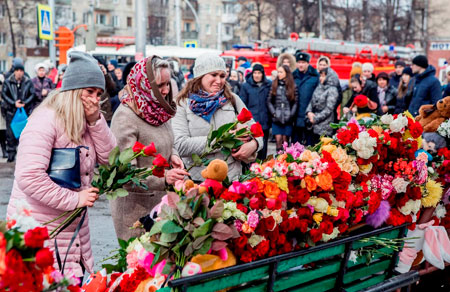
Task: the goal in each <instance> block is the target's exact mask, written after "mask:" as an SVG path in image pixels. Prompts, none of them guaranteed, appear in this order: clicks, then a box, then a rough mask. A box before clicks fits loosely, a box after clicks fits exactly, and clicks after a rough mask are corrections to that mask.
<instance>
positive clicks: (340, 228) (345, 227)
mask: <svg viewBox="0 0 450 292" xmlns="http://www.w3.org/2000/svg"><path fill="white" fill-rule="evenodd" d="M338 229H339V233H344V232H345V231H347V229H348V225H347V224H345V223H342V224H339V226H338Z"/></svg>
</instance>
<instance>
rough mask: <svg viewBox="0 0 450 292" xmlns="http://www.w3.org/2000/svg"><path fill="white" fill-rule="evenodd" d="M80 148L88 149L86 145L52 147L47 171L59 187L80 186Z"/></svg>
mask: <svg viewBox="0 0 450 292" xmlns="http://www.w3.org/2000/svg"><path fill="white" fill-rule="evenodd" d="M80 148H86V149H89V147H87V146H78V147H76V148H53V149H52V156H51V158H50V163H49V166H48V169H47V173H48V176H49V177H50V178H51V180H52V181H54V182H55V183H56V184H57V185H59V186H60V187H63V188H68V189H78V188H79V187H81V175H80Z"/></svg>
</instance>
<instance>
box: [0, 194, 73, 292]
mask: <svg viewBox="0 0 450 292" xmlns="http://www.w3.org/2000/svg"><path fill="white" fill-rule="evenodd" d="M17 203H19V202H17ZM48 239H49V235H48V230H47V228H46V227H43V226H41V225H40V224H39V223H38V222H37V221H36V220H35V219H34V218H33V217H31V212H30V210H29V207H28V206H27V205H26V204H25V203H22V204H20V203H19V204H18V205H17V213H16V214H14V215H13V216H12V218H9V219H8V221H7V222H0V291H54V290H58V291H71V292H73V291H81V290H80V288H79V287H78V284H79V279H78V278H77V277H75V275H73V274H71V273H69V274H68V275H64V276H63V275H62V274H61V273H60V272H59V271H57V270H55V269H54V268H53V262H54V259H53V252H52V251H51V250H50V249H49V248H47V247H45V242H46V240H48Z"/></svg>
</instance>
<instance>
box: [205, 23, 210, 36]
mask: <svg viewBox="0 0 450 292" xmlns="http://www.w3.org/2000/svg"><path fill="white" fill-rule="evenodd" d="M205 31H206V34H211V25H209V24H207V25H206V29H205Z"/></svg>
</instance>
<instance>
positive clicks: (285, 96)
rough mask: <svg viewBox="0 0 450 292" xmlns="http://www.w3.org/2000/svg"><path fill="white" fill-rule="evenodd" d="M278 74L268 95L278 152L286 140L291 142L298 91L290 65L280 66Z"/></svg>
mask: <svg viewBox="0 0 450 292" xmlns="http://www.w3.org/2000/svg"><path fill="white" fill-rule="evenodd" d="M277 71H278V76H277V78H276V79H275V80H274V81H273V83H272V89H271V91H270V93H269V95H268V96H267V106H268V108H269V112H270V115H271V116H272V121H273V125H272V134H273V135H274V136H275V140H276V143H277V152H278V151H279V150H281V149H282V147H283V143H284V142H289V137H290V136H291V135H292V128H293V125H294V119H295V118H296V117H297V108H298V93H297V88H296V86H295V82H294V77H293V76H292V73H291V70H290V69H289V66H287V65H282V66H280V67H278V69H277Z"/></svg>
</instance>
